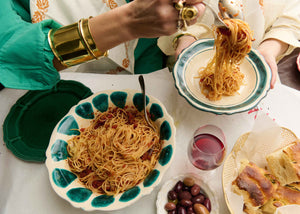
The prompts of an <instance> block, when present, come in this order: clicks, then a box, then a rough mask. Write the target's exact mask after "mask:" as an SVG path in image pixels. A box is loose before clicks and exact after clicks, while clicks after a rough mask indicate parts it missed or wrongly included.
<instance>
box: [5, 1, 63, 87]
mask: <svg viewBox="0 0 300 214" xmlns="http://www.w3.org/2000/svg"><path fill="white" fill-rule="evenodd" d="M26 2H27V3H26ZM28 4H29V1H28V0H5V1H0V14H6V15H5V16H2V15H1V16H0V23H1V25H0V32H1V34H0V82H1V83H2V84H3V85H4V86H5V87H8V88H16V89H27V90H42V89H48V88H51V87H53V86H54V85H55V84H56V83H57V82H58V81H59V79H60V76H59V73H58V72H57V71H56V69H55V68H54V66H53V63H52V60H53V58H54V55H53V53H52V51H51V49H50V46H49V44H48V40H47V39H48V38H47V34H48V32H49V30H50V29H51V28H59V27H60V25H59V24H58V23H56V22H54V21H53V20H44V21H42V22H40V23H36V24H32V23H31V22H30V14H29V11H28V9H29V8H28Z"/></svg>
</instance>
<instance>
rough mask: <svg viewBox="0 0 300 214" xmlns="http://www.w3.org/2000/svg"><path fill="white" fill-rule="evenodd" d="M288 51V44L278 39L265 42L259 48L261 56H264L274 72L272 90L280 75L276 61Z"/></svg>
mask: <svg viewBox="0 0 300 214" xmlns="http://www.w3.org/2000/svg"><path fill="white" fill-rule="evenodd" d="M287 49H288V44H286V43H284V42H282V41H280V40H277V39H267V40H265V41H263V42H262V43H261V44H260V45H259V47H258V51H259V52H260V53H261V55H263V56H264V58H265V60H266V62H267V63H268V65H269V66H270V68H271V71H272V79H271V88H274V85H275V83H276V79H277V75H278V74H277V72H278V67H277V61H276V59H277V58H278V57H279V56H281V55H283V54H284V53H285V52H286V51H287Z"/></svg>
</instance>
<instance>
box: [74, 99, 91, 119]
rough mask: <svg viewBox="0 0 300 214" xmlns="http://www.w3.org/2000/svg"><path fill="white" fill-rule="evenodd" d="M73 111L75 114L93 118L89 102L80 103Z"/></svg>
mask: <svg viewBox="0 0 300 214" xmlns="http://www.w3.org/2000/svg"><path fill="white" fill-rule="evenodd" d="M75 112H76V114H77V115H79V116H80V117H82V118H84V119H94V114H93V113H94V110H93V107H92V104H91V103H89V102H86V103H82V104H80V105H78V106H76V108H75Z"/></svg>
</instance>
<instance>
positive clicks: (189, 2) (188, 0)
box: [173, 0, 205, 25]
mask: <svg viewBox="0 0 300 214" xmlns="http://www.w3.org/2000/svg"><path fill="white" fill-rule="evenodd" d="M179 1H180V0H173V2H174V3H178V2H179ZM181 1H183V2H185V6H193V7H195V8H196V9H197V11H198V14H197V16H196V17H195V18H194V19H193V20H190V21H187V24H188V25H193V24H195V23H196V22H197V19H198V18H199V17H200V16H202V15H203V13H204V11H205V4H204V3H202V1H203V0H181Z"/></svg>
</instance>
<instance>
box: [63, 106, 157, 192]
mask: <svg viewBox="0 0 300 214" xmlns="http://www.w3.org/2000/svg"><path fill="white" fill-rule="evenodd" d="M151 122H152V121H151ZM161 146H162V143H161V141H160V139H159V133H156V132H154V131H153V129H151V128H150V127H149V125H148V124H147V122H146V121H145V117H144V114H143V113H141V112H139V111H138V110H137V109H136V108H135V107H125V108H124V109H121V108H117V107H115V108H110V109H109V110H108V111H106V112H103V113H102V112H96V113H95V119H94V120H93V121H92V122H91V124H90V126H89V127H87V128H85V129H81V130H80V135H79V136H75V137H73V138H72V139H70V140H69V141H68V146H67V149H68V153H69V155H70V157H69V158H68V160H67V161H68V164H69V166H70V168H71V171H72V172H74V173H75V174H77V176H78V178H79V180H80V181H81V182H82V183H83V184H84V185H85V186H86V187H87V188H88V189H90V190H92V191H94V192H98V193H100V194H107V195H116V194H118V193H120V192H124V191H126V190H128V189H130V188H132V187H134V186H136V185H137V184H139V183H140V182H141V181H142V180H144V179H145V178H146V176H147V175H148V174H149V173H150V172H151V171H152V169H153V168H154V167H155V164H156V162H157V159H158V156H159V154H160V151H161Z"/></svg>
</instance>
